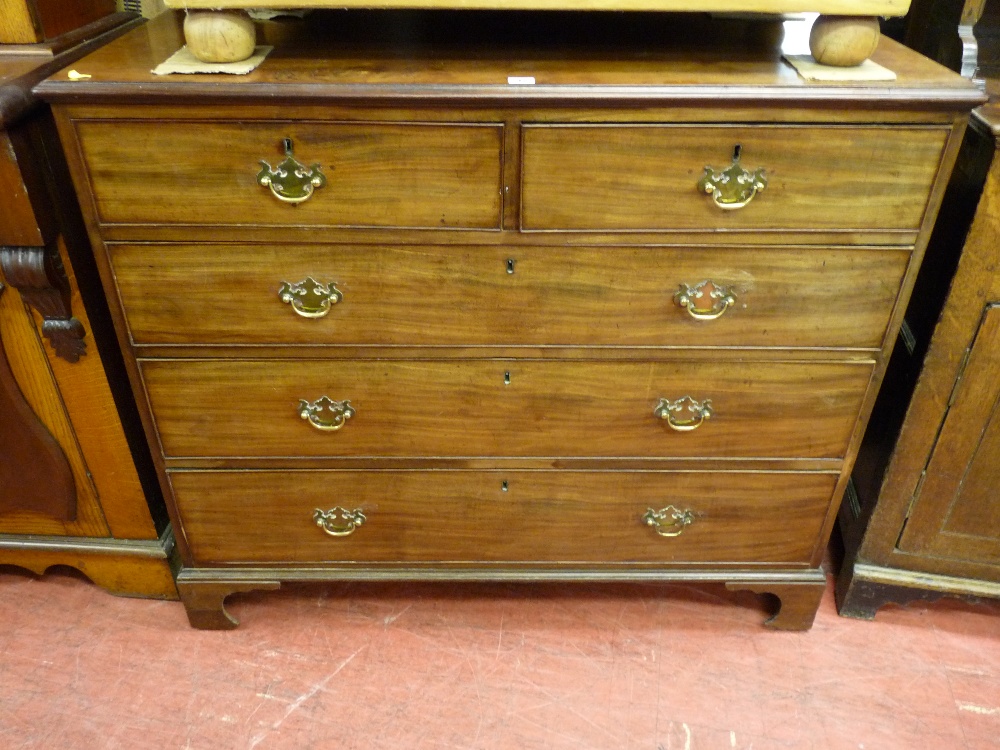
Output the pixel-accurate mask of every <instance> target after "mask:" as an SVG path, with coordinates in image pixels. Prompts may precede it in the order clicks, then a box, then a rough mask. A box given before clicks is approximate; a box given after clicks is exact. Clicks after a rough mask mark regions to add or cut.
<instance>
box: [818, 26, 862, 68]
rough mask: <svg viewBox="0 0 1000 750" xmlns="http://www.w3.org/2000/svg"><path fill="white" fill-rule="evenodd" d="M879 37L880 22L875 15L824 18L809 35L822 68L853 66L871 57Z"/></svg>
mask: <svg viewBox="0 0 1000 750" xmlns="http://www.w3.org/2000/svg"><path fill="white" fill-rule="evenodd" d="M878 37H879V29H878V19H877V18H873V17H872V16H820V17H819V18H817V19H816V21H815V22H814V23H813V27H812V31H811V32H810V33H809V50H810V51H811V52H812V56H813V58H814V59H815V60H816V62H818V63H820V64H821V65H836V66H838V67H842V68H844V67H850V66H852V65H860V64H861V63H863V62H864V61H865V60H867V59H868V58H869V57H870V56H871V54H872V53H873V52H874V51H875V48H876V47H877V46H878Z"/></svg>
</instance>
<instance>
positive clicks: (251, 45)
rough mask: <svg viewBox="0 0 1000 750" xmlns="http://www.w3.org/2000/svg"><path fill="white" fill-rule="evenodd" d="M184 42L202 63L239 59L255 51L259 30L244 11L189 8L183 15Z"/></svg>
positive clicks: (235, 60)
mask: <svg viewBox="0 0 1000 750" xmlns="http://www.w3.org/2000/svg"><path fill="white" fill-rule="evenodd" d="M184 41H185V42H186V43H187V48H188V50H190V51H191V54H192V55H194V56H195V57H197V58H198V59H199V60H201V61H202V62H209V63H229V62H239V61H240V60H246V59H247V58H248V57H250V55H252V54H253V51H254V49H255V48H256V46H257V29H256V27H255V26H254V25H253V20H252V19H251V18H250V16H248V15H247V14H246V13H244V12H243V11H239V10H205V11H198V10H190V11H188V12H187V15H186V16H185V17H184Z"/></svg>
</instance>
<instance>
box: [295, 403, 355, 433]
mask: <svg viewBox="0 0 1000 750" xmlns="http://www.w3.org/2000/svg"><path fill="white" fill-rule="evenodd" d="M354 414H355V411H354V407H353V406H351V402H350V401H334V400H333V399H332V398H329V397H328V396H322V397H321V398H319V399H317V400H316V401H313V402H309V401H306V400H305V399H300V400H299V416H300V417H302V418H303V419H305V420H307V421H308V422H309V424H311V425H312V426H313V427H315V428H316V429H317V430H323V431H324V432H334V431H335V430H339V429H340V428H341V427H343V426H344V425H345V424H347V420H348V419H350V418H351V417H353V416H354Z"/></svg>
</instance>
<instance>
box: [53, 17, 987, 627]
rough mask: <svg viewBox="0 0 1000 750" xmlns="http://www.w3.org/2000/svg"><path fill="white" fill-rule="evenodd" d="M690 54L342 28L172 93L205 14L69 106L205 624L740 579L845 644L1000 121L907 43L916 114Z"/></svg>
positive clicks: (668, 47)
mask: <svg viewBox="0 0 1000 750" xmlns="http://www.w3.org/2000/svg"><path fill="white" fill-rule="evenodd" d="M584 17H585V18H584ZM512 18H513V19H514V20H511V19H512ZM327 22H328V23H327ZM671 23H676V22H671ZM692 23H700V22H697V21H693V22H692ZM535 24H540V25H544V24H554V25H553V26H551V27H550V28H552V29H558V33H557V34H555V36H554V37H553V39H554V41H552V42H551V43H545V44H537V43H534V42H532V41H531V40H530V37H532V36H539V37H543V36H544V34H537V35H533V34H530V33H527V32H526V31H525V29H526V28H532V29H537V28H540V27H539V26H535ZM450 27H454V28H450ZM671 28H672V26H671V24H670V23H666V22H665V21H662V22H661V21H659V20H658V18H653V19H650V18H642V19H638V18H632V17H628V18H622V17H617V18H615V19H609V18H607V17H603V16H600V15H590V14H580V15H578V16H573V17H572V18H571V19H567V18H566V17H563V16H553V15H545V14H542V15H540V16H518V15H517V14H514V15H513V16H493V15H464V14H457V15H456V14H440V15H431V16H429V17H425V16H419V15H418V16H414V15H412V14H401V15H397V14H388V13H387V14H375V15H374V16H371V15H368V14H363V13H359V14H350V13H339V14H338V13H332V14H329V15H327V16H320V17H318V18H317V19H316V20H315V22H313V23H311V24H309V25H308V26H303V27H300V28H295V27H289V26H284V25H278V26H273V27H271V28H270V29H269V30H268V32H267V33H268V34H270V35H271V37H272V39H273V41H274V42H275V44H276V49H275V50H274V51H273V52H272V53H271V55H270V56H269V57H268V58H267V59H266V60H265V62H264V63H263V64H262V65H261V66H260V68H258V69H257V70H256V71H254V72H253V73H251V74H249V75H246V76H238V77H237V76H231V77H227V76H184V77H175V78H170V77H166V78H157V77H155V76H152V75H150V73H149V70H150V69H151V68H152V67H154V66H155V65H156V64H157V63H158V62H160V61H161V60H162V59H164V58H165V57H167V56H168V55H169V54H170V53H172V52H173V51H174V50H175V49H176V48H177V47H179V46H180V44H181V36H180V33H179V29H178V24H177V20H176V19H174V18H172V17H169V16H167V17H162V18H160V19H157V20H155V21H153V22H151V23H149V24H147V25H146V27H144V28H143V29H141V30H139V31H137V32H135V33H132V34H130V35H129V36H127V37H124V38H123V39H122V40H120V42H119V43H117V44H115V45H112V46H110V47H108V48H106V49H105V50H102V51H101V52H98V53H96V54H95V55H92V56H91V57H89V58H87V59H85V60H83V61H81V62H80V63H79V65H77V69H78V70H79V72H80V73H83V74H86V75H89V76H92V77H90V78H87V79H84V80H77V81H70V80H67V79H66V76H65V74H63V75H62V76H55V77H54V78H52V79H50V80H49V81H48V82H46V83H45V84H43V85H42V86H41V87H40V89H39V91H40V93H42V95H43V96H45V97H47V98H49V99H50V100H51V101H52V102H53V103H54V106H55V111H56V114H57V118H58V123H59V127H60V133H61V136H62V137H63V139H64V146H65V148H66V150H67V153H68V155H69V159H70V162H71V166H72V168H73V173H74V179H75V182H76V187H77V190H78V191H79V193H80V196H81V199H82V201H83V203H84V205H85V207H86V213H87V220H88V223H89V229H90V232H91V238H92V241H93V243H94V246H95V250H96V254H97V257H98V261H99V265H100V266H101V269H102V273H103V280H104V284H105V288H106V292H107V294H108V297H109V299H110V300H111V304H112V307H113V308H114V309H115V311H116V317H117V324H118V333H119V337H120V340H121V344H122V346H123V348H124V349H125V350H126V352H127V358H128V359H129V362H130V365H131V375H132V378H133V386H134V389H135V392H136V395H137V397H138V399H139V400H140V402H141V403H142V404H143V407H144V418H145V423H146V430H147V434H148V438H149V440H150V443H151V444H152V445H153V446H154V452H155V453H156V454H157V457H158V462H159V468H160V475H161V481H162V484H163V487H164V490H165V492H166V494H167V495H168V497H169V502H170V508H171V513H172V519H173V522H174V527H175V529H176V531H177V537H178V545H179V548H180V551H181V555H182V558H183V563H184V564H183V568H182V570H181V571H180V573H179V576H178V587H179V590H180V592H181V596H182V598H183V600H184V602H185V605H186V606H187V609H188V613H189V615H190V618H191V621H192V623H193V624H194V625H197V626H201V627H231V626H232V625H234V624H235V623H234V621H232V620H231V618H229V617H228V615H227V614H226V613H225V610H224V609H223V600H224V598H225V597H226V596H227V595H228V594H229V593H232V592H234V591H243V590H247V589H255V588H273V587H276V586H277V585H278V584H279V582H281V581H285V580H323V579H387V578H397V579H424V580H534V579H548V580H566V581H570V580H583V579H586V580H607V581H632V580H646V581H649V580H653V581H722V582H725V583H726V584H727V585H728V586H729V587H730V588H733V589H748V590H752V591H757V592H767V593H772V594H776V595H777V596H778V597H779V598H780V599H781V601H782V605H781V608H780V611H779V613H778V614H777V616H776V618H775V619H774V620H772V625H774V626H776V627H783V628H808V627H809V625H810V624H811V622H812V618H813V616H814V614H815V610H816V607H817V606H818V602H819V598H820V595H821V593H822V591H823V588H824V584H825V576H824V573H823V571H822V569H821V561H822V558H823V554H824V549H825V546H826V542H827V539H828V536H829V532H830V529H831V526H832V524H833V523H834V520H835V518H836V512H837V507H838V504H839V501H840V496H841V494H842V492H843V489H844V486H845V482H846V481H847V478H848V476H849V473H850V469H851V466H852V463H853V459H854V456H855V452H856V448H857V445H858V441H859V439H860V436H861V433H862V430H863V429H864V426H865V422H866V419H867V415H868V413H869V410H870V408H871V404H872V400H873V398H874V396H875V393H876V391H877V388H878V385H879V382H880V380H881V377H882V373H883V369H884V365H885V358H886V353H887V346H888V342H891V341H892V340H893V338H894V337H895V335H896V332H897V330H898V325H899V321H900V315H901V311H902V309H903V306H904V305H905V303H906V301H907V299H908V296H909V291H910V288H911V286H912V282H913V276H914V273H915V272H916V269H917V266H918V265H919V262H920V259H921V255H922V253H923V249H924V244H925V239H926V235H927V231H928V228H929V227H930V225H931V223H932V222H933V220H934V216H935V213H936V210H937V206H938V203H939V198H940V192H941V187H942V185H943V183H944V181H946V180H947V176H948V172H949V170H950V168H951V164H952V162H953V160H954V155H955V151H956V149H957V147H958V144H959V141H960V140H961V134H962V131H963V129H964V127H965V123H966V120H967V116H968V110H969V109H970V108H971V107H972V106H973V105H974V104H976V103H977V102H978V101H979V100H980V99H981V97H980V95H979V94H978V92H977V91H976V90H975V89H974V88H973V87H972V86H971V85H970V84H968V83H967V82H965V81H964V80H963V79H961V78H959V77H958V76H955V75H953V74H951V73H950V72H949V71H947V70H945V69H943V68H940V67H938V66H937V65H935V64H934V63H931V62H929V61H926V60H924V59H922V58H920V57H918V56H916V55H915V54H913V53H911V52H908V51H907V50H905V49H903V48H902V47H900V46H898V45H895V44H894V43H892V42H889V41H886V42H884V43H883V45H882V47H881V48H880V49H879V51H878V52H877V53H876V57H875V59H876V60H878V61H879V62H880V63H881V64H883V65H884V66H886V67H888V68H890V69H892V70H893V71H895V72H896V73H897V75H898V79H897V80H896V81H894V82H892V83H885V84H871V83H865V84H859V83H855V84H846V85H845V84H815V83H806V82H805V81H803V80H801V79H800V78H799V77H798V76H797V74H796V73H795V72H794V71H793V70H792V69H791V68H790V67H789V66H787V65H786V64H785V63H783V62H782V61H781V59H780V56H779V52H778V50H777V49H775V48H774V47H773V45H767V44H755V43H754V41H753V38H752V31H748V27H747V26H746V25H745V23H744V22H736V21H733V22H722V21H718V22H715V23H711V24H708V25H703V26H700V27H698V28H696V29H694V30H692V29H689V28H688V29H685V30H682V31H681V32H679V33H678V32H676V31H674V32H671ZM671 34H674V36H675V37H676V38H670V37H671ZM704 34H709V35H711V38H712V40H713V42H712V44H709V45H702V46H701V47H700V48H694V47H692V46H691V45H690V44H686V43H685V42H684V39H688V38H695V37H699V35H704Z"/></svg>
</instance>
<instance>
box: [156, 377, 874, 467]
mask: <svg viewBox="0 0 1000 750" xmlns="http://www.w3.org/2000/svg"><path fill="white" fill-rule="evenodd" d="M140 362H141V369H142V374H143V378H144V380H145V383H146V387H147V392H148V395H149V400H150V404H151V407H152V412H153V416H154V418H155V420H156V424H157V427H158V431H159V435H160V439H161V442H162V448H163V452H164V454H165V455H166V456H168V457H241V456H246V457H269V456H271V457H277V456H289V457H296V456H303V457H305V456H309V457H361V456H405V457H410V456H412V457H436V456H510V457H529V456H534V457H544V456H580V457H592V456H611V457H625V456H637V457H660V456H664V457H672V456H709V457H738V456H749V457H758V456H759V457H803V458H839V457H842V456H843V455H844V452H845V450H846V447H847V442H848V439H849V437H850V435H851V431H852V430H853V428H854V424H855V421H856V419H857V415H858V410H859V408H860V405H861V399H862V396H863V394H864V392H865V388H866V386H867V384H868V379H869V377H870V375H871V365H870V364H868V363H825V362H805V363H803V362H740V361H719V362H704V361H698V362H691V361H680V362H615V361H612V362H608V361H599V362H594V361H572V362H568V361H539V360H451V361H448V360H445V361H440V360H439V361H434V360H429V361H424V360H394V361H388V360H386V361H379V360H361V361H340V360H300V361H287V360H283V361H267V360H253V361H241V360H141V361H140ZM661 400H666V401H667V402H669V404H667V405H666V406H664V405H663V404H662V402H661ZM345 402H349V403H345ZM705 402H710V403H708V404H706V403H705ZM658 407H661V408H660V410H659V411H658ZM706 407H707V408H708V409H709V410H710V413H707V412H706ZM348 412H350V413H349V414H348ZM303 414H305V417H306V418H303ZM706 416H707V418H706ZM672 425H673V426H672Z"/></svg>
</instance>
